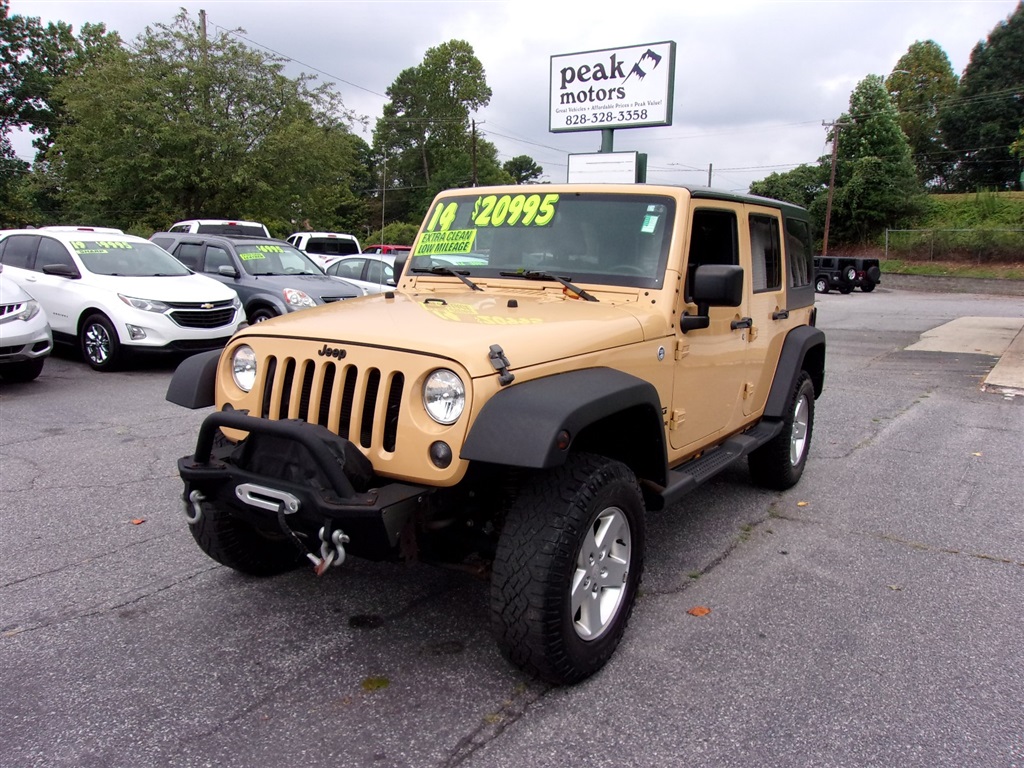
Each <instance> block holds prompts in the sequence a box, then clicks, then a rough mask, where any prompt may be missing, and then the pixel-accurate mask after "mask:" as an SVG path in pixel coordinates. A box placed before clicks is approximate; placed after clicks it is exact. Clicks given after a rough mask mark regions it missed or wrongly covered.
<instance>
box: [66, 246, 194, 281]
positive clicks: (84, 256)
mask: <svg viewBox="0 0 1024 768" xmlns="http://www.w3.org/2000/svg"><path fill="white" fill-rule="evenodd" d="M68 244H69V245H70V246H71V247H72V249H74V251H75V253H76V254H78V257H79V258H80V259H81V260H82V265H83V266H84V267H85V268H86V269H87V270H88V271H89V272H92V273H94V274H97V275H118V276H123V277H178V276H180V275H189V274H191V270H189V269H188V268H187V267H185V266H184V265H183V264H182V263H181V262H180V261H178V260H177V259H176V258H174V257H173V256H171V254H169V253H168V252H167V251H165V250H164V249H163V248H161V247H160V246H158V245H155V244H153V243H149V242H143V243H134V242H130V241H127V240H72V241H70V242H69V243H68Z"/></svg>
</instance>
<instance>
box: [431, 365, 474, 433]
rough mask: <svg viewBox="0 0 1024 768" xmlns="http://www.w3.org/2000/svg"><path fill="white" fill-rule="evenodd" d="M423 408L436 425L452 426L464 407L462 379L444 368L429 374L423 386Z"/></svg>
mask: <svg viewBox="0 0 1024 768" xmlns="http://www.w3.org/2000/svg"><path fill="white" fill-rule="evenodd" d="M423 407H424V408H426V409H427V414H428V415H429V416H430V418H432V419H433V420H434V421H436V422H437V423H438V424H454V423H455V422H456V421H458V420H459V416H461V415H462V411H463V409H464V408H465V407H466V387H465V385H464V384H463V383H462V379H460V378H459V377H458V376H457V375H456V374H455V373H453V372H452V371H449V370H447V369H445V368H439V369H438V370H436V371H434V372H433V373H431V374H430V375H429V376H427V381H426V383H425V384H424V385H423Z"/></svg>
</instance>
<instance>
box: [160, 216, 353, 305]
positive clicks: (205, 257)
mask: <svg viewBox="0 0 1024 768" xmlns="http://www.w3.org/2000/svg"><path fill="white" fill-rule="evenodd" d="M149 239H150V240H152V241H153V242H154V243H156V244H157V245H159V246H160V247H161V248H164V249H165V250H166V251H168V252H169V253H171V254H173V255H174V257H175V258H176V259H177V260H178V261H180V262H181V263H182V264H184V265H185V266H186V267H188V268H189V269H191V270H194V271H195V272H198V273H200V274H203V275H206V276H208V277H210V278H212V279H214V280H218V281H220V282H222V283H224V284H225V285H227V286H230V287H231V288H232V289H233V290H234V291H235V292H236V293H237V294H238V296H239V298H240V299H241V300H242V306H243V307H244V309H245V316H246V318H247V319H248V321H249V322H250V323H253V324H255V323H262V322H263V321H264V320H269V319H270V318H272V317H277V316H279V315H286V314H288V313H289V312H295V311H297V310H300V309H308V308H309V307H316V306H320V305H322V304H329V303H331V302H333V301H343V300H344V299H352V298H355V297H357V296H363V295H365V294H366V293H367V291H366V290H364V289H363V288H360V287H359V286H357V285H355V284H354V283H351V282H349V281H347V280H341V279H339V278H334V277H328V276H327V275H325V274H324V273H323V270H321V269H320V267H318V266H317V265H316V264H314V263H313V262H312V261H311V260H310V259H309V257H308V256H307V255H306V254H304V253H303V252H302V251H300V250H299V249H298V248H295V247H294V246H292V245H289V244H288V243H286V242H285V241H283V240H269V239H267V238H262V237H248V236H245V235H234V236H231V237H228V236H225V235H202V234H194V233H182V232H156V233H155V234H153V235H152V236H151V237H150V238H149Z"/></svg>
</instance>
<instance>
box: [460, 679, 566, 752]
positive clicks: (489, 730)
mask: <svg viewBox="0 0 1024 768" xmlns="http://www.w3.org/2000/svg"><path fill="white" fill-rule="evenodd" d="M551 689H552V687H551V686H550V685H548V684H546V683H540V682H530V683H521V684H520V685H519V686H517V687H516V689H515V690H514V691H513V693H512V696H511V697H509V698H508V699H506V700H505V701H504V702H502V704H501V706H500V707H499V708H498V709H497V710H495V711H494V712H491V713H489V714H487V715H485V716H484V717H483V719H482V720H481V722H480V724H479V725H478V726H477V727H476V728H475V729H474V730H473V731H472V732H470V733H469V734H467V735H466V736H463V737H462V738H461V739H459V742H458V743H457V744H456V745H455V748H454V749H453V750H452V752H451V754H450V755H449V756H448V759H447V760H445V761H444V762H443V763H441V765H442V766H443V768H455V766H458V765H462V764H463V763H464V762H465V761H466V760H468V759H469V758H470V757H472V756H473V755H474V754H476V753H477V752H478V751H479V750H481V749H483V748H484V747H486V746H487V745H488V744H490V743H492V742H493V741H495V740H496V739H497V738H499V737H500V736H501V734H502V733H504V731H505V730H506V729H507V728H508V727H509V726H511V725H513V724H515V723H517V722H518V721H519V720H520V719H521V718H522V717H523V715H524V714H526V711H527V710H528V709H529V708H530V707H531V706H533V704H535V703H536V702H537V701H539V700H540V699H541V698H543V697H544V696H545V694H547V693H548V692H549V691H550V690H551Z"/></svg>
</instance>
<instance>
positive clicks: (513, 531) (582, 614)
mask: <svg viewBox="0 0 1024 768" xmlns="http://www.w3.org/2000/svg"><path fill="white" fill-rule="evenodd" d="M644 539H645V522H644V506H643V497H642V496H641V493H640V489H639V487H638V486H637V482H636V478H635V477H634V475H633V473H632V472H631V471H630V469H629V468H628V467H627V466H626V465H625V464H622V463H620V462H617V461H613V460H611V459H607V458H604V457H602V456H594V455H590V454H576V455H573V456H570V457H569V459H568V460H567V461H566V463H565V465H564V466H561V467H558V468H555V469H552V470H549V471H547V472H545V473H541V474H538V475H537V476H536V477H535V478H533V479H532V480H531V481H529V482H527V483H524V486H523V487H522V488H521V489H520V490H519V493H518V496H517V498H516V500H515V501H514V502H513V504H512V507H511V509H509V511H508V513H507V515H506V518H505V524H504V527H503V529H502V533H501V538H500V539H499V541H498V549H497V552H496V554H495V557H494V565H493V570H492V574H491V625H492V629H493V631H494V634H495V637H496V639H497V641H498V645H499V647H500V648H501V650H502V653H504V654H505V656H506V657H507V658H508V659H509V660H510V661H511V662H512V663H513V664H515V665H517V666H519V667H520V668H522V669H523V670H525V671H527V672H529V673H530V674H534V675H537V676H538V677H540V678H542V679H544V680H547V681H548V682H551V683H555V684H558V685H565V684H571V683H576V682H579V681H580V680H582V679H584V678H586V677H588V676H590V675H592V674H593V673H594V672H596V671H597V670H599V669H600V668H601V667H603V666H604V664H605V663H606V662H607V661H608V659H609V658H611V655H612V653H613V652H614V651H615V648H616V646H618V644H619V640H620V639H621V638H622V635H623V633H624V632H625V629H626V624H627V623H628V621H629V616H630V614H631V612H632V610H633V603H634V602H635V600H636V594H637V590H638V589H639V586H640V579H641V576H642V574H643V563H644Z"/></svg>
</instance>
